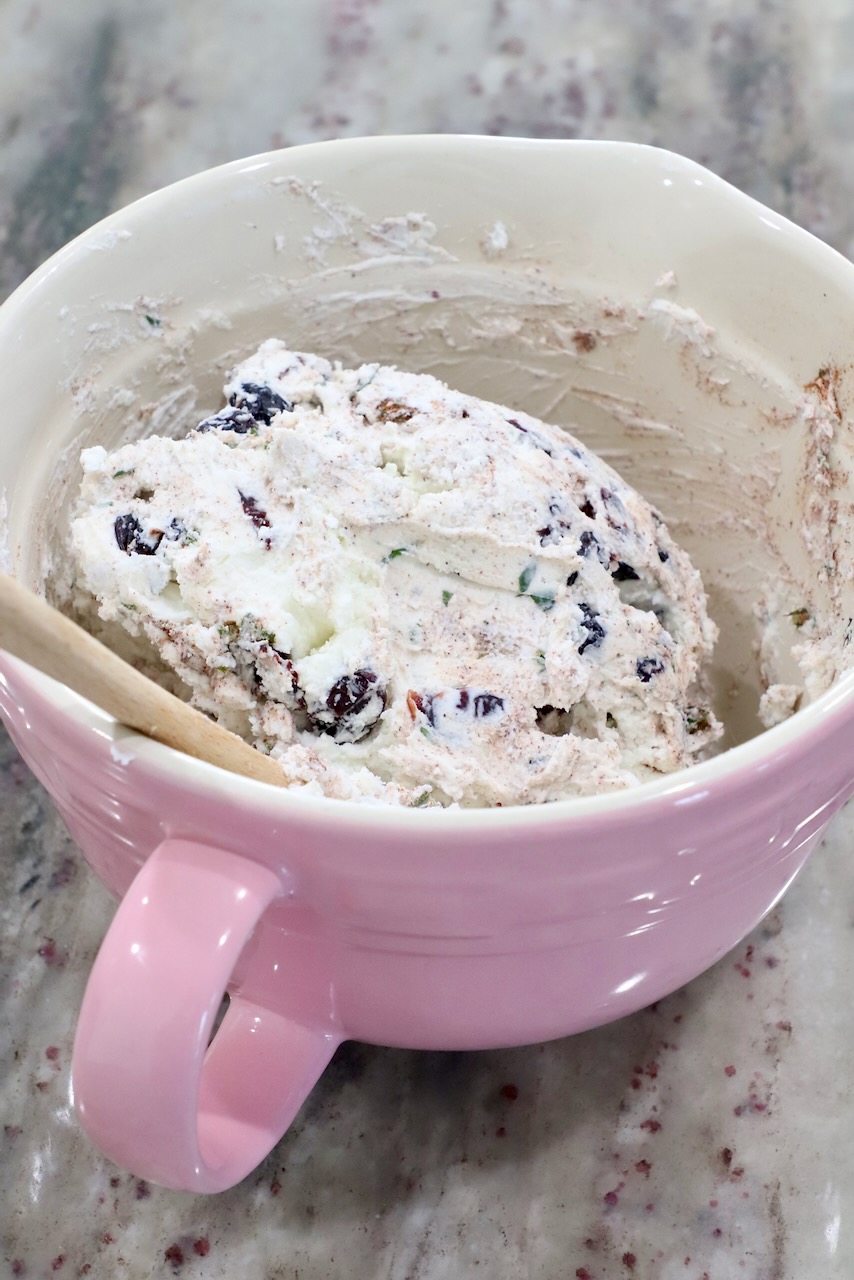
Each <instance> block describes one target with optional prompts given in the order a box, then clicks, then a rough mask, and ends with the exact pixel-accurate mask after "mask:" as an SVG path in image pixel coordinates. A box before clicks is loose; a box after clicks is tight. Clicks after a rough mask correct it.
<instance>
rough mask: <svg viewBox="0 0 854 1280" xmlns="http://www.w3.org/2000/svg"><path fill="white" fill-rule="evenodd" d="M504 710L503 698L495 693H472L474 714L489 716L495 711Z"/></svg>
mask: <svg viewBox="0 0 854 1280" xmlns="http://www.w3.org/2000/svg"><path fill="white" fill-rule="evenodd" d="M503 710H504V699H503V698H499V696H498V694H497V693H476V694H475V695H474V714H475V715H476V716H491V715H493V714H494V713H495V712H496V711H503Z"/></svg>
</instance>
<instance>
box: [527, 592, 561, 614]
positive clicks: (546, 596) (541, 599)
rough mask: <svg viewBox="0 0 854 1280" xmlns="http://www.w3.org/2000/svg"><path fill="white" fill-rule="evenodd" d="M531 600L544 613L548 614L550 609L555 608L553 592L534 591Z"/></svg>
mask: <svg viewBox="0 0 854 1280" xmlns="http://www.w3.org/2000/svg"><path fill="white" fill-rule="evenodd" d="M530 598H531V599H532V600H533V602H534V604H535V605H537V606H538V608H540V609H542V611H543V613H548V612H549V610H550V609H553V608H554V605H555V595H554V592H553V591H537V592H535V591H532V592H531V596H530Z"/></svg>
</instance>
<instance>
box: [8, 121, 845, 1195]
mask: <svg viewBox="0 0 854 1280" xmlns="http://www.w3.org/2000/svg"><path fill="white" fill-rule="evenodd" d="M852 313H854V267H852V266H851V265H850V264H849V263H848V262H846V261H844V260H843V259H842V258H840V257H839V256H838V255H837V254H835V253H834V252H833V251H832V250H830V249H829V248H827V247H826V246H824V245H822V244H820V243H819V242H818V241H816V240H815V239H813V238H812V237H810V236H809V235H808V234H807V233H806V232H804V231H802V230H800V229H798V228H796V227H794V226H792V225H791V224H789V223H787V222H786V221H785V220H783V219H782V218H779V217H777V216H776V215H774V214H773V213H771V212H769V211H768V210H766V209H764V208H762V207H761V206H760V205H758V204H756V203H755V202H754V201H752V200H750V199H748V198H747V197H746V196H744V195H742V194H740V193H739V192H737V191H735V190H734V189H733V188H731V187H729V186H727V185H726V184H725V183H724V182H722V181H721V180H719V179H718V178H716V177H714V176H713V175H712V174H710V173H708V172H706V171H705V170H703V169H701V168H699V167H698V166H697V165H695V164H693V163H691V162H690V161H688V160H685V159H682V158H680V157H678V156H674V155H671V154H668V153H666V152H662V151H658V150H654V149H651V148H645V147H639V146H634V145H628V144H620V143H587V142H533V141H526V140H518V139H495V138H466V137H455V138H449V137H441V138H433V137H406V138H374V139H360V140H351V141H342V142H332V143H324V144H320V145H312V146H306V147H299V148H295V149H292V150H288V151H282V152H276V153H273V154H269V155H262V156H258V157H255V158H253V159H250V160H246V161H242V162H239V163H235V164H230V165H226V166H225V167H223V168H219V169H215V170H212V171H210V172H207V173H203V174H200V175H198V176H197V177H194V178H190V179H188V180H186V181H184V182H180V183H178V184H176V185H175V186H172V187H168V188H166V189H165V190H163V191H160V192H157V193H156V194H154V195H151V196H149V197H147V198H146V199H143V200H140V201H138V202H137V203H135V204H134V205H132V206H130V207H129V208H127V209H124V210H122V211H121V212H119V213H117V214H115V215H114V216H112V217H110V218H108V219H107V220H106V221H104V222H102V223H100V224H99V225H98V226H96V227H94V228H92V230H90V231H88V232H86V233H85V234H84V235H82V236H81V237H80V238H79V239H77V240H75V241H74V242H73V243H72V244H70V245H69V246H67V247H66V248H65V249H63V250H62V251H61V252H60V253H58V254H57V255H56V256H55V257H54V258H52V259H51V260H50V261H49V262H48V263H46V264H45V265H44V266H43V267H41V268H40V269H39V270H38V271H37V272H36V273H35V274H34V275H33V276H32V277H31V278H30V279H29V280H28V281H27V282H26V283H25V284H24V285H22V286H21V288H20V289H19V290H18V291H17V292H16V293H15V294H14V295H13V296H12V297H11V298H10V299H9V300H8V301H7V302H6V304H5V305H4V306H3V307H2V309H0V354H2V359H0V403H1V404H2V405H3V407H4V413H3V422H2V426H0V510H2V512H3V522H4V544H3V545H4V548H5V555H6V556H7V558H8V562H9V564H10V566H11V569H12V571H13V572H14V573H15V574H16V575H18V576H19V577H20V578H21V579H22V580H24V581H25V582H27V583H28V584H30V585H31V586H33V587H36V588H39V589H43V590H46V591H47V592H48V594H52V595H54V596H56V597H61V596H62V593H63V591H64V590H67V587H68V581H69V579H68V572H67V568H66V567H65V566H64V564H63V556H62V552H63V548H64V545H65V530H66V529H67V520H68V510H69V503H70V501H71V498H72V496H73V493H74V490H75V487H76V483H77V479H78V475H79V468H78V464H77V455H78V453H79V450H80V448H81V447H82V446H84V445H89V444H92V443H95V442H99V443H103V444H106V445H112V444H115V443H118V442H119V441H120V440H127V439H131V438H137V437H139V436H141V435H143V434H145V433H147V432H150V431H153V430H166V431H169V432H174V433H178V432H181V431H183V430H185V429H187V428H188V427H189V426H191V425H192V424H193V423H194V422H196V421H198V419H199V418H200V417H201V416H203V414H204V413H205V412H208V411H210V410H212V409H214V408H215V407H216V406H217V405H218V404H219V403H221V401H220V389H221V386H222V382H223V380H224V370H226V369H227V368H228V367H229V366H231V365H233V364H234V363H235V362H236V360H237V359H238V358H240V357H241V356H243V355H245V354H247V353H248V352H249V351H250V350H251V349H252V348H253V347H254V345H255V344H257V343H258V341H260V340H261V339H263V338H266V337H269V336H280V337H283V338H285V339H287V340H288V341H289V342H290V343H291V345H293V346H295V347H297V348H298V349H299V348H302V349H305V350H316V351H318V352H320V353H322V354H323V355H326V356H328V357H335V358H341V359H343V360H345V361H352V360H372V359H380V360H382V361H384V362H397V363H399V364H400V365H401V366H402V367H406V368H409V369H413V370H416V371H429V372H431V373H435V374H438V375H439V376H440V377H442V378H444V379H445V380H446V381H448V382H450V383H451V384H452V385H453V386H456V387H458V388H460V389H462V390H465V391H468V392H472V393H474V394H479V395H484V396H487V397H488V398H490V399H493V400H498V401H500V402H503V403H506V404H509V405H512V406H514V407H518V408H522V409H525V410H528V411H530V412H533V413H534V414H536V415H538V416H540V417H544V418H547V419H549V420H551V421H556V422H558V423H561V424H566V425H570V424H572V425H573V426H574V429H575V430H576V431H577V433H578V434H580V435H581V436H582V437H583V438H584V439H585V440H586V441H587V443H589V444H590V445H591V446H592V447H593V448H594V449H596V450H598V451H599V452H601V453H602V454H603V455H604V456H605V457H606V458H607V459H608V460H609V461H611V462H612V463H614V464H615V465H616V466H617V467H618V469H621V470H622V471H623V472H624V473H625V475H626V477H627V479H629V480H630V481H631V482H633V483H634V484H635V485H636V486H637V487H638V488H639V489H640V490H641V491H642V492H643V493H644V494H645V495H646V496H647V497H648V498H649V499H651V500H652V501H653V502H654V503H655V504H656V505H657V506H658V507H659V508H660V509H661V510H662V511H663V513H664V515H665V517H666V519H667V521H668V524H669V525H670V527H671V529H672V531H673V533H674V535H675V536H676V538H677V540H679V541H681V542H682V543H683V545H685V546H686V548H687V549H688V550H689V552H690V553H691V554H692V556H693V558H694V561H695V563H696V564H697V565H698V567H699V568H700V569H701V571H702V573H703V575H704V578H705V581H706V584H707V587H708V590H709V596H710V606H711V611H712V614H713V616H714V617H715V618H716V620H717V622H718V624H719V626H720V628H721V641H720V644H719V646H718V656H717V658H716V664H715V671H714V684H715V697H716V705H717V708H718V710H719V712H720V714H721V715H722V716H723V717H724V718H725V720H726V722H727V725H728V738H727V742H726V747H727V749H726V750H725V751H724V752H723V753H722V754H720V755H719V756H718V757H716V758H714V759H711V760H708V761H706V762H704V763H701V764H698V765H697V766H695V767H694V768H692V769H690V770H688V771H684V772H681V773H678V774H675V775H671V776H669V777H662V778H660V779H659V780H657V781H655V782H651V783H646V784H644V785H642V786H638V787H637V788H636V789H634V790H628V791H622V792H619V793H614V794H609V795H604V796H601V797H595V798H591V799H580V800H573V801H564V802H560V803H554V804H551V805H544V806H537V807H518V808H504V809H494V810H485V811H476V810H460V809H457V810H450V809H449V810H432V809H426V810H424V809H413V810H410V809H396V808H391V807H389V808H383V807H381V806H366V805H361V806H360V805H357V804H353V803H349V802H343V801H333V800H327V799H322V798H317V797H315V796H310V795H304V794H302V793H300V792H298V791H286V790H278V789H275V788H272V787H268V786H266V785H264V784H261V783H255V782H252V781H248V780H244V779H241V778H238V777H233V776H230V775H226V774H223V773H220V772H219V771H217V770H216V769H214V768H213V767H210V766H206V765H204V764H202V763H199V762H198V761H196V760H192V759H189V758H187V757H184V756H181V755H178V754H175V753H174V752H171V751H170V750H168V749H166V748H164V747H161V746H159V745H157V744H155V743H153V742H151V741H149V740H147V739H145V738H143V737H140V736H139V735H136V734H134V733H131V732H129V731H127V730H125V729H123V728H122V727H121V726H119V725H118V724H116V723H115V722H114V721H112V720H111V719H110V718H109V717H108V716H107V715H105V714H103V713H102V712H100V711H99V710H98V709H97V708H96V707H94V706H92V705H91V704H89V703H87V702H85V701H83V700H82V699H80V698H79V697H77V696H75V695H74V694H73V693H71V692H69V690H68V689H66V688H64V687H62V686H60V685H58V684H55V683H53V682H51V681H50V680H48V679H47V678H44V677H41V676H40V675H38V674H37V673H35V672H34V671H33V670H31V669H29V668H28V667H26V666H25V665H24V664H22V663H20V662H18V661H14V660H12V659H11V658H9V657H8V656H6V655H3V656H2V661H0V712H2V716H3V718H4V720H5V722H6V724H7V726H8V728H9V731H10V732H11V734H12V736H13V738H14V740H15V742H16V744H17V745H18V747H19V749H20V751H21V753H22V754H23V756H24V758H25V760H26V761H27V762H28V763H29V765H30V766H31V768H32V769H33V771H34V772H35V773H36V775H37V776H38V777H39V778H40V779H41V780H42V782H43V783H44V784H45V786H46V787H47V788H48V790H49V791H50V793H51V795H52V797H53V799H54V801H55V804H56V806H57V808H58V810H59V812H60V813H61V815H62V816H63V818H64V820H65V822H66V823H67V825H68V827H69V830H70V831H71V833H72V835H73V836H74V838H75V840H76V841H77V843H78V844H79V846H80V848H81V850H82V851H83V853H84V855H85V857H86V858H87V860H88V862H89V863H90V865H91V866H92V868H93V869H94V871H95V872H96V873H97V875H98V876H100V877H101V878H102V880H103V881H104V882H105V883H106V884H107V885H108V886H109V887H110V888H111V889H112V890H113V891H114V893H115V894H116V895H117V896H118V897H119V898H121V899H122V901H121V904H120V906H119V908H118V911H117V915H116V917H115V921H114V923H113V924H112V926H111V928H110V931H109V933H108V935H107V938H106V940H105V942H104V945H103V948H102V950H101V952H100V954H99V957H98V959H97V961H96V963H95V967H94V970H93V973H92V976H91V979H90V982H89V987H88V990H87V993H86V997H85V1001H84V1005H83V1009H82V1013H81V1016H80V1021H79V1026H78V1031H77V1037H76V1044H75V1053H74V1065H73V1085H74V1093H75V1098H76V1103H77V1107H78V1111H79V1114H80V1117H81V1120H82V1123H83V1125H84V1127H85V1128H86V1129H87V1130H88V1132H89V1133H90V1134H91V1136H92V1137H93V1139H94V1140H95V1141H96V1142H97V1143H98V1144H99V1145H100V1146H101V1147H102V1148H103V1149H104V1151H106V1152H107V1153H108V1154H109V1155H110V1156H112V1157H113V1158H114V1159H115V1160H117V1161H119V1162H120V1163H122V1164H124V1165H127V1166H128V1167H129V1168H131V1169H132V1170H133V1171H134V1172H136V1173H137V1174H139V1175H142V1176H145V1177H147V1178H151V1179H152V1180H154V1181H156V1182H160V1183H163V1184H165V1185H167V1186H171V1187H178V1188H186V1189H188V1190H195V1191H216V1190H219V1189H222V1188H225V1187H227V1186H229V1185H231V1184H232V1183H234V1182H236V1181H237V1180H239V1179H240V1178H242V1177H243V1176H244V1175H246V1174H247V1173H248V1172H249V1171H250V1170H251V1169H252V1168H253V1167H254V1165H255V1164H256V1163H257V1162H258V1161H259V1160H260V1159H261V1158H262V1157H263V1156H264V1155H265V1154H266V1153H267V1151H268V1150H269V1149H270V1148H271V1147H272V1146H273V1145H274V1144H275V1142H276V1141H277V1140H278V1139H279V1137H280V1135H281V1134H282V1133H283V1132H284V1130H285V1129H286V1127H287V1125H288V1124H289V1123H290V1121H291V1119H292V1117H293V1116H294V1114H295V1113H296V1111H297V1109H298V1108H299V1106H300V1105H301V1103H302V1101H303V1100H304V1098H305V1097H306V1095H307V1093H308V1091H309V1090H310V1089H311V1087H312V1085H313V1083H314V1082H315V1080H316V1079H317V1077H318V1075H319V1073H320V1072H321V1071H322V1069H323V1067H324V1065H325V1063H326V1061H327V1060H328V1058H329V1056H330V1055H331V1054H332V1052H333V1051H334V1049H335V1047H336V1046H337V1045H338V1044H339V1043H340V1042H341V1041H342V1040H343V1039H345V1038H348V1037H355V1038H359V1039H362V1040H366V1041H372V1042H375V1043H379V1044H385V1045H399V1046H409V1047H430V1048H446V1049H465V1048H481V1047H488V1046H500V1045H511V1044H523V1043H527V1042H536V1041H541V1040H543V1039H547V1038H549V1037H555V1036H561V1035H565V1034H567V1033H570V1032H576V1031H580V1030H582V1029H584V1028H588V1027H592V1026H595V1025H597V1024H600V1023H604V1022H606V1021H608V1020H610V1019H613V1018H618V1017H620V1016H622V1015H624V1014H628V1013H631V1012H632V1011H633V1010H636V1009H638V1008H640V1007H641V1006H643V1005H645V1004H648V1003H650V1002H651V1001H654V1000H656V999H658V998H659V997H661V996H663V995H665V994H666V993H668V992H670V991H673V990H674V989H675V988H676V987H678V986H680V985H681V984H682V983H685V982H687V981H688V980H690V979H691V978H693V977H694V976H695V975H696V974H698V973H700V972H701V971H702V970H703V969H705V968H706V967H707V966H709V965H711V964H712V963H714V961H716V960H717V959H718V958H719V957H721V956H722V955H723V954H724V953H725V952H726V951H727V950H729V949H730V948H731V947H733V946H734V945H735V944H736V943H737V942H738V941H739V940H740V939H741V938H742V937H743V936H744V935H745V934H746V933H747V932H748V931H749V930H750V929H751V928H753V926H754V925H755V924H756V923H757V922H758V921H759V920H760V918H761V917H762V916H763V914H764V913H765V912H767V911H768V910H769V908H770V907H772V906H773V904H774V903H775V902H776V901H777V900H778V899H779V897H780V895H781V894H782V893H783V892H784V891H785V889H786V887H787V886H788V885H789V884H790V882H791V881H792V879H793V877H794V876H795V875H796V874H797V872H798V870H799V869H800V867H801V866H802V865H803V863H804V861H805V859H806V858H807V856H808V854H809V852H810V850H811V849H812V848H813V847H814V845H815V844H816V842H817V840H818V839H819V838H820V836H821V834H822V832H823V830H824V829H825V826H826V825H827V823H828V821H829V820H830V818H831V817H832V816H833V814H834V813H835V812H836V810H837V809H838V808H839V806H840V805H841V804H842V803H843V801H844V800H845V799H846V798H847V797H848V795H849V794H850V793H851V791H852V789H854V678H852V677H851V676H850V675H848V674H846V673H845V647H846V644H847V639H846V634H847V633H846V627H848V626H850V617H851V616H852V615H854V602H852V600H851V595H852V591H851V587H850V577H851V575H850V548H849V545H848V534H847V521H848V520H850V514H851V510H852V498H854V487H852V483H851V480H850V475H849V468H850V462H851V447H850V443H849V438H850V437H851V434H852V433H851V431H850V414H851V385H852V375H851V372H850V366H849V365H848V364H847V363H846V349H845V343H846V341H847V336H848V333H849V331H850V319H851V316H852ZM841 427H845V428H846V429H847V430H846V431H842V430H840V428H841ZM805 614H806V615H808V619H807V621H806V624H805V619H804V615H805ZM799 624H800V625H799ZM810 638H812V641H814V642H815V645H814V648H815V655H816V657H815V662H814V673H813V677H812V684H811V690H812V696H811V697H810V696H808V694H803V695H800V694H799V693H798V689H799V688H800V685H801V683H802V681H801V676H800V674H799V672H798V669H797V667H796V664H795V663H794V660H793V658H792V655H791V649H792V645H793V643H794V642H796V641H798V640H803V639H807V640H809V639H810ZM769 683H770V684H773V685H774V686H775V687H778V688H782V689H783V691H784V693H783V701H784V702H785V701H786V699H788V702H789V705H794V704H795V703H796V702H797V700H798V698H799V697H800V701H801V702H802V703H803V705H802V706H801V709H800V710H798V711H797V713H796V714H795V715H793V716H791V717H790V718H789V719H786V720H785V721H784V722H782V723H780V724H778V725H776V726H775V727H774V728H771V729H770V730H767V731H765V732H761V726H760V723H759V720H758V706H759V700H760V695H761V694H762V692H763V689H764V688H765V687H766V686H767V685H768V684H769ZM825 685H827V686H828V687H827V689H826V691H824V692H821V690H822V688H823V687H824V686H825ZM226 990H227V991H228V993H229V995H230V1005H229V1008H228V1012H227V1014H226V1016H225V1019H224V1020H223V1022H222V1025H221V1026H220V1028H219V1030H218V1033H217V1034H216V1036H215V1038H214V1039H213V1041H212V1043H211V1044H210V1047H208V1044H209V1040H210V1037H211V1034H212V1031H213V1028H214V1024H215V1019H216V1014H217V1011H218V1009H219V1007H220V1004H221V1000H222V995H223V992H224V991H226Z"/></svg>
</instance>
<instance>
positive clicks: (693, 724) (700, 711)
mask: <svg viewBox="0 0 854 1280" xmlns="http://www.w3.org/2000/svg"><path fill="white" fill-rule="evenodd" d="M710 716H711V712H709V711H708V710H707V709H706V708H705V707H688V708H687V710H686V711H685V726H686V728H687V730H688V732H689V733H705V731H706V730H707V729H710V728H711V725H712V722H711V719H710Z"/></svg>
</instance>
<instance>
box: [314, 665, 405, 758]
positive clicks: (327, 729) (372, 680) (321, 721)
mask: <svg viewBox="0 0 854 1280" xmlns="http://www.w3.org/2000/svg"><path fill="white" fill-rule="evenodd" d="M385 706H386V691H385V687H384V685H382V684H381V683H380V681H379V678H378V676H377V673H376V672H375V671H369V670H367V669H366V668H361V669H360V670H359V671H354V672H353V673H352V675H344V676H342V677H341V679H340V680H336V682H335V684H334V685H333V686H332V688H331V689H330V690H329V692H328V694H327V695H326V702H325V704H324V705H321V706H317V707H309V709H308V710H309V718H310V720H311V722H312V725H313V726H314V728H315V729H317V730H318V732H320V733H327V734H329V735H330V737H332V738H335V740H336V741H337V742H358V741H359V740H360V739H361V738H364V737H365V735H366V734H367V733H369V732H370V730H371V729H372V728H373V727H374V725H375V724H376V723H377V721H378V720H379V718H380V716H381V715H382V713H383V711H384V710H385Z"/></svg>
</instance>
